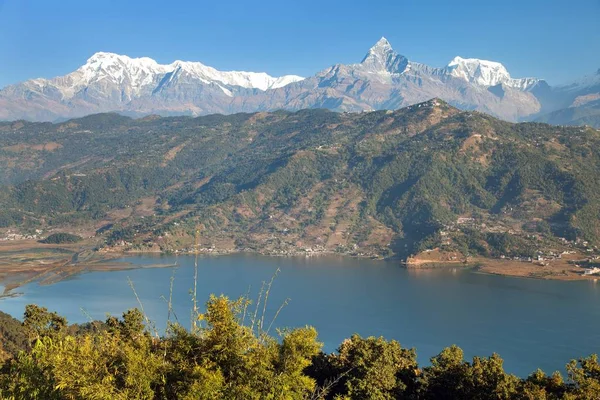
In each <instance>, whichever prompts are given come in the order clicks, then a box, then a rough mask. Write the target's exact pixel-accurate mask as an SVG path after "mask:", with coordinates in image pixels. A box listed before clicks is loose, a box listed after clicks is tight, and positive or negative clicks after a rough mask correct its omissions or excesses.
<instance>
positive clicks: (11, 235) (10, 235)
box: [0, 229, 44, 242]
mask: <svg viewBox="0 0 600 400" xmlns="http://www.w3.org/2000/svg"><path fill="white" fill-rule="evenodd" d="M43 233H44V232H43V231H42V230H40V229H36V230H35V233H31V234H23V233H19V232H13V231H11V230H8V231H6V233H5V234H4V236H0V241H3V242H5V241H11V240H25V239H33V240H38V239H42V234H43Z"/></svg>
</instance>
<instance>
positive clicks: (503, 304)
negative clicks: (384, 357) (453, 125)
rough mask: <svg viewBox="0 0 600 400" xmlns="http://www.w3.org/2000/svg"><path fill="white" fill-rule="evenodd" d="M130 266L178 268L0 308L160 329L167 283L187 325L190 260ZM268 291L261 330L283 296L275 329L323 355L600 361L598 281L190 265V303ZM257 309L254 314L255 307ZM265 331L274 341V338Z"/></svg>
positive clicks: (77, 283)
mask: <svg viewBox="0 0 600 400" xmlns="http://www.w3.org/2000/svg"><path fill="white" fill-rule="evenodd" d="M126 261H128V262H131V263H133V264H139V265H140V266H141V265H151V264H157V263H161V264H163V263H175V262H177V263H178V265H179V266H178V267H177V268H147V269H132V270H124V271H113V272H91V273H85V274H81V275H77V276H75V277H73V278H72V279H70V280H66V281H62V282H58V283H56V284H53V285H49V286H40V285H38V284H37V283H31V284H28V285H26V286H24V287H21V288H19V289H18V291H19V292H21V293H22V295H21V296H18V297H12V298H5V299H2V300H0V310H2V311H4V312H7V313H9V314H11V315H14V316H16V317H20V316H21V315H22V313H23V310H24V307H25V305H26V304H29V303H35V304H38V305H42V306H45V307H48V308H49V309H51V310H54V311H57V312H59V313H60V314H62V315H64V316H66V317H67V318H68V320H69V322H85V321H86V320H87V319H88V316H91V317H92V318H94V319H104V318H105V317H106V315H107V313H109V314H113V315H120V314H121V313H122V311H124V310H126V309H128V308H132V307H137V306H138V302H137V300H136V298H135V296H134V294H133V292H132V289H131V287H130V286H129V284H128V278H129V279H131V281H132V282H133V285H134V287H135V289H136V292H137V294H138V296H139V298H140V300H141V302H142V304H143V307H144V311H145V312H146V313H147V314H148V315H149V316H150V317H151V318H152V319H153V320H154V321H155V323H156V326H157V327H158V328H159V329H161V330H164V327H165V325H166V319H167V314H168V307H167V304H166V302H165V300H164V299H162V298H161V296H164V297H165V298H168V296H169V285H170V279H171V276H173V274H174V276H175V280H174V294H173V304H174V310H175V313H176V315H177V317H178V320H179V322H180V323H182V324H183V325H186V326H189V324H190V310H191V299H190V290H191V289H192V288H193V275H194V258H193V257H187V256H186V257H177V258H176V257H174V256H156V257H155V256H147V255H144V256H139V257H133V258H127V259H126ZM277 269H280V272H279V275H278V276H277V278H276V279H275V282H274V284H273V287H272V289H271V293H270V297H269V302H268V307H267V313H266V316H265V326H268V325H269V324H270V322H271V320H272V318H273V316H274V314H275V312H276V311H277V309H278V308H279V307H280V305H281V304H282V303H283V302H284V301H285V299H286V298H289V299H290V301H289V304H288V305H287V306H286V307H285V308H284V309H283V310H282V311H281V313H280V314H279V316H278V318H277V319H276V321H275V323H274V325H273V326H274V327H298V326H304V325H312V326H315V327H316V328H317V330H318V332H319V336H320V340H321V341H322V342H323V343H324V346H325V350H326V351H334V350H335V349H336V347H337V346H338V345H339V344H340V343H341V341H342V340H343V339H344V338H346V337H349V336H350V335H351V334H353V333H359V334H361V335H363V336H370V335H375V336H384V337H386V338H388V339H396V340H398V341H399V342H400V343H401V344H402V345H403V346H405V347H415V348H416V349H417V354H418V356H419V361H420V362H421V363H422V364H426V363H428V360H429V358H430V357H432V356H434V355H436V354H438V353H439V352H440V351H441V350H442V348H443V347H446V346H449V345H451V344H457V345H458V346H460V347H462V348H463V350H464V351H465V355H466V357H467V358H470V357H472V356H474V355H480V356H488V355H491V354H492V352H497V353H499V354H500V355H501V356H502V357H503V358H504V360H505V368H506V370H507V371H509V372H512V373H516V374H518V375H521V376H525V375H527V374H529V373H530V372H532V371H534V370H535V369H536V368H537V367H540V368H542V369H544V370H545V371H546V372H553V371H555V370H560V371H563V370H564V365H565V364H566V363H567V362H568V361H569V360H570V359H572V358H577V357H581V356H587V355H590V354H592V353H599V352H600V283H597V284H596V283H594V282H591V281H585V282H558V281H543V280H532V279H518V278H510V277H499V276H490V275H483V274H477V273H473V272H470V271H467V270H454V271H452V270H443V271H408V270H405V269H403V268H401V267H399V266H398V264H397V263H391V262H381V261H369V260H356V259H350V258H342V257H339V258H338V257H317V258H287V257H286V258H278V257H262V256H256V255H233V256H223V257H201V258H199V273H198V278H199V279H198V299H199V300H200V302H201V303H203V302H204V301H205V300H206V299H207V298H208V296H209V294H211V293H215V294H221V293H223V294H226V295H228V296H230V297H238V296H240V295H244V294H246V293H249V294H250V297H251V298H252V299H256V297H257V295H258V292H259V290H260V286H261V283H262V282H263V281H269V280H270V279H271V277H272V275H273V274H274V273H275V271H276V270H277ZM260 310H261V311H262V306H261V307H260ZM273 333H274V332H273Z"/></svg>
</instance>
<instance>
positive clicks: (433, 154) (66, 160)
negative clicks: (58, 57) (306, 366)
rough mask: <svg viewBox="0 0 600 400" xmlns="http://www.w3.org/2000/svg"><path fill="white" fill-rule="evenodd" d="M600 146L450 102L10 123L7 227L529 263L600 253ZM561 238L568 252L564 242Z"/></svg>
mask: <svg viewBox="0 0 600 400" xmlns="http://www.w3.org/2000/svg"><path fill="white" fill-rule="evenodd" d="M599 152H600V132H599V131H597V130H594V129H592V128H581V127H572V128H567V127H556V126H550V125H546V124H540V123H522V124H512V123H507V122H503V121H500V120H498V119H495V118H493V117H490V116H488V115H485V114H481V113H477V112H461V111H459V110H457V109H455V108H453V107H451V106H449V105H448V104H446V103H444V102H443V101H441V100H437V99H434V100H431V101H428V102H425V103H422V104H418V105H414V106H411V107H407V108H404V109H400V110H397V111H375V112H365V113H335V112H330V111H325V110H320V109H314V110H303V111H298V112H294V113H292V112H287V111H280V112H273V113H256V114H236V115H229V116H222V115H211V116H205V117H199V118H191V117H167V118H161V117H156V116H150V117H146V118H142V119H137V120H134V119H130V118H127V117H123V116H120V115H116V114H98V115H92V116H88V117H85V118H81V119H75V120H70V121H67V122H64V123H59V124H50V123H27V122H11V123H2V124H0V183H1V184H2V185H3V187H2V190H1V191H0V206H1V207H0V225H1V226H3V227H12V228H13V229H14V228H15V227H17V228H19V229H22V230H27V229H39V228H41V229H44V230H47V229H49V228H50V229H54V230H63V231H69V232H72V233H78V234H81V232H91V234H96V235H98V236H101V237H103V238H104V239H105V246H106V247H107V248H109V249H110V248H119V249H153V250H157V249H161V250H165V251H172V250H184V249H188V250H189V249H191V248H192V246H193V243H194V234H195V232H196V231H199V235H200V238H199V240H200V246H201V247H202V249H204V250H206V251H212V250H214V251H219V250H257V251H265V252H269V253H289V252H298V251H308V252H319V251H338V252H343V253H353V254H362V255H377V256H393V255H397V256H401V257H405V256H407V255H409V254H412V253H414V252H416V251H417V250H419V249H424V248H434V247H440V246H442V247H446V248H448V249H449V250H456V251H459V252H461V253H463V254H465V253H480V254H484V255H500V254H503V255H504V254H507V255H531V254H533V253H534V252H535V251H536V250H539V248H540V247H543V246H546V245H551V244H552V243H559V242H562V243H564V241H565V240H568V241H573V240H577V239H579V240H586V241H589V242H590V243H593V244H598V243H599V241H600V224H599V223H598V222H599V221H598V219H599V216H600V154H599ZM561 238H564V240H563V239H561Z"/></svg>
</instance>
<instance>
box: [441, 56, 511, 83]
mask: <svg viewBox="0 0 600 400" xmlns="http://www.w3.org/2000/svg"><path fill="white" fill-rule="evenodd" d="M446 68H447V69H448V71H449V72H450V75H452V76H454V77H456V78H462V79H464V80H466V81H467V82H470V83H475V84H478V85H483V86H496V85H498V84H499V83H505V82H507V81H509V80H510V79H511V77H510V74H509V73H508V71H507V70H506V68H505V67H504V65H502V64H500V63H499V62H495V61H487V60H479V59H477V58H462V57H455V58H454V59H453V60H452V61H450V63H449V64H448V66H447V67H446Z"/></svg>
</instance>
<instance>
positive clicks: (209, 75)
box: [165, 61, 304, 91]
mask: <svg viewBox="0 0 600 400" xmlns="http://www.w3.org/2000/svg"><path fill="white" fill-rule="evenodd" d="M165 67H167V68H170V69H171V71H175V70H177V69H179V68H181V69H182V70H185V71H186V72H188V73H189V74H191V75H192V76H194V77H196V78H198V79H200V80H202V81H203V82H205V83H208V82H210V81H218V82H220V83H223V84H225V85H231V86H240V87H244V88H247V89H259V90H263V91H264V90H268V89H275V88H279V87H282V86H285V85H287V84H290V83H292V82H298V81H301V80H302V79H304V78H303V77H301V76H297V75H284V76H281V77H272V76H270V75H268V74H266V73H264V72H245V71H219V70H217V69H215V68H212V67H209V66H207V65H204V64H202V63H199V62H189V61H175V62H174V63H173V64H171V65H168V66H165ZM171 71H169V72H171Z"/></svg>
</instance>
